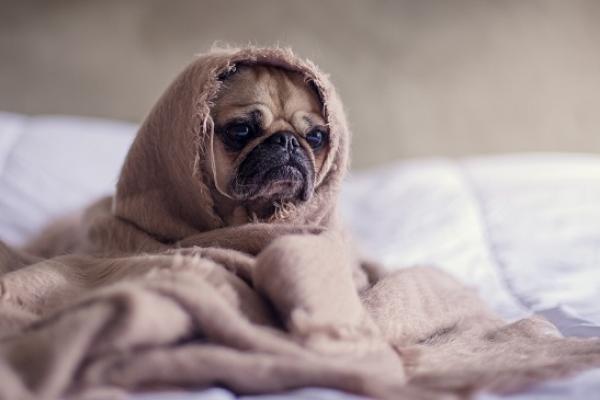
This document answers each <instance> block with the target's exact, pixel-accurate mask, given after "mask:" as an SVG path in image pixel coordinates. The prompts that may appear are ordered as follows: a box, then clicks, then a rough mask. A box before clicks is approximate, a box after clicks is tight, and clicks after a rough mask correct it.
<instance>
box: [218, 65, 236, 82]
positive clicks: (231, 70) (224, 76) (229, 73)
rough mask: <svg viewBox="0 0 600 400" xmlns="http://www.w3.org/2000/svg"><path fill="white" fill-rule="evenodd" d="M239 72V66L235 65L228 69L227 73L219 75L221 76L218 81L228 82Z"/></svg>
mask: <svg viewBox="0 0 600 400" xmlns="http://www.w3.org/2000/svg"><path fill="white" fill-rule="evenodd" d="M237 71H238V66H237V65H236V64H233V65H232V66H230V67H229V68H227V69H226V70H225V71H223V72H221V73H220V74H219V76H218V77H217V79H218V80H220V81H226V80H227V79H229V78H230V77H231V76H232V75H233V74H235V73H236V72H237Z"/></svg>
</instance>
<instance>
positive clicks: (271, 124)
mask: <svg viewBox="0 0 600 400" xmlns="http://www.w3.org/2000/svg"><path fill="white" fill-rule="evenodd" d="M211 117H212V119H213V123H214V132H215V134H214V140H213V152H212V154H213V156H212V157H213V159H212V160H209V161H210V162H213V163H214V167H215V168H214V170H215V176H214V184H215V186H216V189H217V190H216V192H217V193H218V200H219V201H217V202H216V208H217V212H218V213H219V214H220V215H221V216H222V217H224V218H228V219H229V220H228V221H227V222H228V223H229V224H230V225H239V224H243V223H246V222H248V221H251V220H254V221H256V220H268V219H269V217H270V216H273V215H274V214H275V213H276V212H278V211H281V210H282V209H285V207H286V206H292V207H293V206H294V205H296V204H298V203H299V202H305V201H308V200H309V199H310V198H311V196H312V195H313V192H314V190H315V179H316V177H317V175H318V172H319V170H320V168H321V167H322V165H323V162H324V160H325V156H326V154H327V152H328V148H329V131H328V127H327V124H326V120H325V118H324V116H323V114H322V103H321V100H320V99H319V95H318V93H317V91H316V89H315V88H314V87H312V86H311V85H310V84H309V83H308V82H307V81H305V79H304V77H303V76H302V75H301V74H299V73H297V72H293V71H289V70H284V69H282V68H278V67H271V66H264V65H253V66H238V67H237V68H236V70H235V72H233V73H231V74H230V75H228V76H227V77H225V78H223V83H222V89H221V91H220V93H219V95H218V97H217V99H216V101H215V103H214V106H213V108H212V113H211Z"/></svg>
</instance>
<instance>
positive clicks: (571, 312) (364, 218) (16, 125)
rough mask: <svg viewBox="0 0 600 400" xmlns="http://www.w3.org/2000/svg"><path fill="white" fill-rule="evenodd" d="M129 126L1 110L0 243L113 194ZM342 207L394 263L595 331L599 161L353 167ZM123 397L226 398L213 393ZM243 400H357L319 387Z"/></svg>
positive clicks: (567, 158) (599, 288)
mask: <svg viewBox="0 0 600 400" xmlns="http://www.w3.org/2000/svg"><path fill="white" fill-rule="evenodd" d="M134 130H135V127H134V126H132V125H130V124H124V123H118V122H111V121H105V120H97V119H84V118H73V117H34V118H32V117H25V116H21V115H17V114H9V113H0V238H2V239H4V240H6V241H8V242H9V243H13V244H20V243H23V241H24V240H26V238H27V237H29V236H30V235H31V234H32V233H33V232H35V231H37V230H38V229H39V228H40V227H41V226H42V225H43V224H45V223H47V222H48V221H49V220H50V219H52V218H54V217H56V216H59V215H60V214H63V213H65V212H68V211H70V210H74V209H77V208H79V207H82V206H84V205H85V204H86V203H88V202H89V201H91V200H93V199H94V198H96V197H98V196H100V195H102V194H105V193H110V192H111V191H112V189H113V187H114V184H115V183H116V176H117V174H118V170H119V167H120V164H121V162H122V159H123V157H124V155H125V153H126V151H127V148H128V146H129V144H130V142H131V140H132V137H133V136H132V135H133V133H134ZM73 166H77V167H76V168H74V167H73ZM342 208H343V211H344V214H345V217H346V220H347V222H348V225H349V227H350V229H351V230H352V231H353V232H354V235H355V237H356V238H357V242H358V243H359V244H360V245H361V247H362V249H363V251H364V253H365V254H367V255H369V254H376V255H378V257H379V259H380V261H382V262H383V263H384V264H385V265H386V266H387V267H389V268H391V269H393V268H400V267H406V266H412V265H436V266H438V267H440V268H442V269H444V270H446V271H448V272H449V273H451V274H453V275H454V276H456V277H458V278H459V279H460V280H461V281H463V282H464V283H465V284H467V285H470V286H472V287H473V288H475V289H476V290H478V291H479V293H480V294H481V296H482V297H483V298H484V299H485V300H486V301H487V302H488V303H489V304H490V306H491V307H493V308H494V309H495V310H497V311H498V312H499V313H501V314H502V315H503V316H505V317H506V318H508V319H515V318H519V317H521V316H524V315H527V314H529V313H531V312H536V313H539V314H542V315H544V316H545V317H547V318H548V319H550V320H551V321H552V322H554V323H555V324H557V326H558V327H559V328H560V329H561V331H562V332H563V333H564V334H566V335H578V336H600V301H599V300H600V157H599V156H592V155H583V154H582V155H575V154H521V155H507V156H493V157H492V156H490V157H480V158H470V159H465V160H460V161H451V160H446V159H430V160H417V161H408V162H402V163H398V164H394V165H389V166H386V167H382V168H379V169H376V170H371V171H367V172H361V173H355V174H353V175H352V176H351V177H350V178H349V179H348V182H347V184H346V187H345V190H344V193H343V196H342ZM598 393H600V370H594V371H590V372H588V373H585V374H581V375H579V376H576V377H573V378H571V379H567V380H563V381H557V382H552V383H548V384H544V385H541V386H539V387H537V388H534V389H532V390H531V391H529V392H528V393H524V394H518V395H512V396H509V397H508V398H510V399H514V400H516V399H518V400H532V399H548V400H550V399H553V400H554V399H564V398H568V399H576V400H584V399H585V400H587V399H593V398H597V397H598ZM133 397H134V398H136V399H139V400H141V399H145V400H191V399H195V400H217V399H218V400H229V399H233V398H235V396H234V395H233V394H231V392H229V391H227V390H224V389H218V388H214V389H210V390H204V391H196V392H164V393H153V394H144V395H136V396H133ZM244 398H245V399H253V400H259V399H260V400H275V399H281V400H299V399H324V400H325V399H327V400H333V399H336V400H342V399H343V400H351V399H357V397H356V396H351V395H347V394H344V393H341V392H337V391H333V390H325V389H315V388H307V389H303V390H299V391H294V392H291V393H287V394H282V395H270V396H250V397H244ZM479 398H480V399H484V400H494V399H498V398H499V397H498V396H493V395H486V394H484V395H481V396H479Z"/></svg>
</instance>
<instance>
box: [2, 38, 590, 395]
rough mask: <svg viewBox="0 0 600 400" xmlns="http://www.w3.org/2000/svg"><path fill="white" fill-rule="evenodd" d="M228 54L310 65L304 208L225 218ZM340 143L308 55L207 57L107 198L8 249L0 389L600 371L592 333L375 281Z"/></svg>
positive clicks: (419, 391) (516, 378)
mask: <svg viewBox="0 0 600 400" xmlns="http://www.w3.org/2000/svg"><path fill="white" fill-rule="evenodd" d="M237 63H250V64H252V63H265V64H271V65H276V66H279V67H282V68H288V69H291V70H295V71H299V72H301V73H303V74H305V76H306V78H307V80H308V81H311V82H313V83H314V84H315V86H316V87H317V89H318V90H319V93H320V95H321V97H322V100H323V107H324V115H325V116H326V117H327V119H328V122H329V126H330V134H331V144H332V145H331V149H332V150H331V152H330V154H329V155H328V158H327V161H326V164H325V165H326V167H325V168H323V169H322V173H321V174H320V176H319V177H318V180H317V186H316V192H315V196H313V198H312V200H311V201H309V202H308V203H306V204H303V205H302V206H300V207H297V208H295V209H292V210H291V212H289V213H285V214H282V215H281V218H280V220H276V221H272V222H270V223H264V222H263V223H252V224H247V225H242V226H238V227H227V226H223V222H222V220H221V219H220V218H219V217H218V216H217V215H216V214H215V213H214V211H213V207H212V198H213V197H212V193H213V190H214V188H213V183H212V181H211V176H212V175H211V174H210V170H209V169H208V166H207V164H206V152H207V149H208V143H209V141H210V139H211V135H212V123H211V119H210V114H209V112H210V102H211V100H212V99H213V98H214V96H215V94H216V93H217V91H218V88H219V78H220V77H223V76H225V75H227V73H228V72H229V71H230V70H231V68H233V67H235V65H236V64H237ZM348 146H349V132H348V130H347V128H346V124H345V119H344V116H343V113H342V109H341V104H340V102H339V100H338V98H337V96H336V94H335V91H334V89H333V87H332V86H331V84H330V83H329V81H328V80H327V79H326V78H325V77H324V76H323V75H322V74H321V73H320V72H319V71H318V70H317V69H316V67H314V66H313V65H312V64H310V63H307V62H303V61H301V60H299V59H297V58H296V57H294V56H293V54H292V53H291V52H289V51H287V50H279V49H244V50H239V51H238V50H229V51H219V52H213V53H211V54H208V55H205V56H201V57H199V58H198V59H197V60H196V61H195V62H194V63H193V64H192V65H191V66H190V67H188V68H187V69H186V70H185V71H184V72H183V73H182V74H181V75H180V76H179V77H178V78H177V79H176V81H175V82H174V83H173V84H172V85H171V87H170V88H169V89H168V90H167V92H166V93H165V95H164V96H163V97H162V99H161V100H160V101H159V103H158V104H157V106H156V107H155V108H154V110H153V111H152V112H151V113H150V115H149V117H148V118H147V120H146V122H145V123H144V124H143V126H142V127H141V129H140V131H139V133H138V135H137V138H136V140H135V142H134V144H133V146H132V148H131V150H130V153H129V155H128V157H127V160H126V162H125V165H124V167H123V170H122V173H121V177H120V180H119V184H118V186H117V193H116V195H115V197H114V198H107V199H103V200H101V201H100V202H98V203H96V204H95V205H93V206H92V207H90V208H89V209H88V210H86V212H85V213H83V214H82V215H81V216H74V217H72V220H70V221H63V222H62V223H61V224H59V225H55V226H54V227H53V228H51V231H52V232H50V233H49V232H46V233H45V234H43V235H42V236H41V237H40V238H38V239H37V240H36V241H34V242H33V243H31V244H30V245H28V246H27V247H26V249H25V251H21V250H15V249H11V248H9V247H8V246H4V245H3V246H2V247H1V248H0V268H2V270H1V273H2V274H3V275H2V278H1V281H0V284H1V285H0V290H1V293H0V294H1V299H2V302H1V303H0V306H1V309H0V335H1V338H2V340H1V342H0V377H1V378H2V382H3V385H2V387H0V396H2V397H4V398H37V397H42V398H54V397H58V396H61V395H72V396H78V395H79V396H114V394H115V392H114V390H116V389H117V388H125V389H133V390H138V389H150V388H156V387H172V386H207V385H214V384H219V385H224V386H226V387H229V388H231V389H232V390H234V391H236V392H238V393H264V392H273V391H279V390H283V389H289V388H295V387H302V386H326V387H332V388H338V389H342V390H346V391H350V392H354V393H358V394H365V395H369V396H374V397H379V398H390V399H392V398H394V399H399V398H411V399H413V398H457V397H465V396H468V395H470V394H471V393H473V392H474V391H476V390H479V389H488V390H495V391H513V390H519V389H522V388H524V387H526V386H528V385H530V384H533V383H536V382H539V381H541V380H544V379H548V378H553V377H558V376H563V375H565V374H568V373H572V372H575V371H579V370H582V369H584V368H588V367H590V366H597V365H600V341H599V340H598V339H595V338H593V339H575V338H571V339H565V338H563V337H561V335H560V333H559V332H558V331H557V330H556V329H555V328H554V326H552V325H551V324H550V323H548V322H547V321H545V320H543V319H541V318H531V319H526V320H521V321H518V322H515V323H512V324H506V323H505V322H503V321H502V320H501V319H500V318H499V317H497V316H495V315H494V314H493V313H491V312H490V311H489V310H488V309H487V308H486V307H485V306H484V304H483V303H482V302H481V301H480V300H479V299H478V297H477V296H476V295H475V294H474V293H472V292H471V291H470V290H468V289H466V288H464V287H463V286H461V285H460V284H458V283H457V282H456V281H454V280H453V279H452V278H450V277H449V276H447V275H445V274H444V273H442V272H439V271H437V270H433V269H429V268H414V269H407V270H404V271H401V272H398V273H395V274H392V275H388V276H383V275H382V274H381V272H380V270H379V269H378V268H376V267H375V266H373V265H371V264H369V263H365V262H361V261H359V259H358V258H356V256H355V254H354V252H353V251H351V248H352V247H351V246H350V244H349V243H348V240H347V238H346V236H345V234H344V232H343V231H342V230H341V225H340V222H339V219H338V217H337V211H336V201H337V194H338V191H339V187H340V182H341V179H342V176H343V173H344V171H345V169H346V166H347V155H348ZM57 253H70V254H67V255H57ZM53 255H57V256H55V257H53V258H50V259H44V258H47V257H49V256H53Z"/></svg>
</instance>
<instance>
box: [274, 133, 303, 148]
mask: <svg viewBox="0 0 600 400" xmlns="http://www.w3.org/2000/svg"><path fill="white" fill-rule="evenodd" d="M267 142H269V143H271V144H276V145H279V146H281V147H283V148H284V149H286V150H288V151H293V150H294V149H296V148H297V147H299V146H300V142H298V138H296V135H294V134H293V133H292V132H287V131H283V132H276V133H274V134H272V135H271V136H270V137H269V138H268V139H267Z"/></svg>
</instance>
